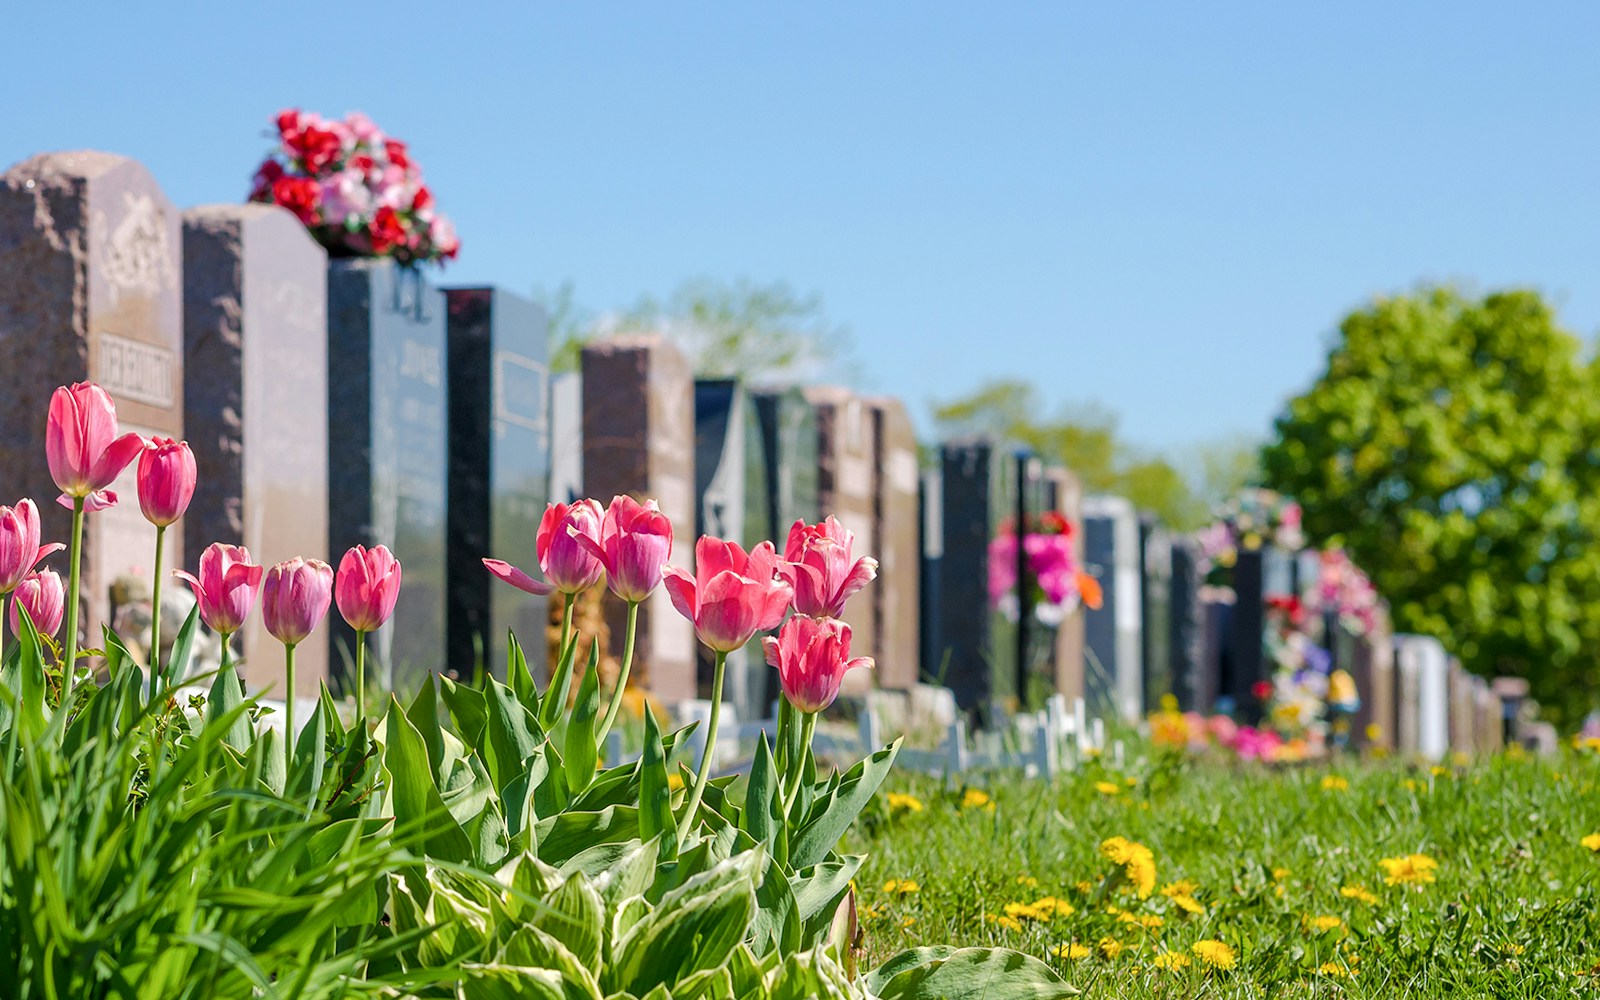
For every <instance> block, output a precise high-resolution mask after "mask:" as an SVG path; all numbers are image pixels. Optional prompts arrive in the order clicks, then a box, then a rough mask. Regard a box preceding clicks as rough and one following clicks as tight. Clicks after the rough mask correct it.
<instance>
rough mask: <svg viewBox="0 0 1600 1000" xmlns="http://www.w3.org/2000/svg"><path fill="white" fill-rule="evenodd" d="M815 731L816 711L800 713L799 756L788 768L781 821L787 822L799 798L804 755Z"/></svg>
mask: <svg viewBox="0 0 1600 1000" xmlns="http://www.w3.org/2000/svg"><path fill="white" fill-rule="evenodd" d="M816 731H817V713H815V712H801V713H800V756H799V757H798V758H796V759H795V760H794V761H793V763H792V766H791V768H790V772H789V775H788V778H787V780H786V784H788V786H789V788H788V791H786V792H785V793H784V796H783V822H785V823H788V822H789V813H790V811H791V810H793V809H794V804H795V801H796V800H797V799H799V798H800V783H801V782H802V781H804V780H805V771H806V757H807V756H809V755H810V753H811V740H812V739H813V738H814V736H815V734H816Z"/></svg>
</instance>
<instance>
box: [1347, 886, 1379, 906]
mask: <svg viewBox="0 0 1600 1000" xmlns="http://www.w3.org/2000/svg"><path fill="white" fill-rule="evenodd" d="M1339 895H1341V896H1343V897H1344V898H1345V899H1358V900H1360V901H1361V902H1363V903H1366V904H1367V905H1368V906H1377V905H1378V896H1377V894H1376V893H1374V892H1372V891H1371V890H1369V889H1368V888H1367V887H1366V886H1364V885H1345V886H1340V887H1339Z"/></svg>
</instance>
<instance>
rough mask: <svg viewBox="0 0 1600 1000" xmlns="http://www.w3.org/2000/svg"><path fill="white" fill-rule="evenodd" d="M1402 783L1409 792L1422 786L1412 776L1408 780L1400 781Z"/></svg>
mask: <svg viewBox="0 0 1600 1000" xmlns="http://www.w3.org/2000/svg"><path fill="white" fill-rule="evenodd" d="M1400 784H1401V786H1402V787H1403V788H1405V790H1406V791H1408V792H1414V791H1416V790H1418V789H1419V788H1421V787H1422V786H1421V785H1419V784H1417V783H1416V782H1415V781H1413V780H1411V779H1410V778H1407V779H1406V780H1404V781H1402V782H1400Z"/></svg>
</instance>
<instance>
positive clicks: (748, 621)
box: [664, 537, 794, 653]
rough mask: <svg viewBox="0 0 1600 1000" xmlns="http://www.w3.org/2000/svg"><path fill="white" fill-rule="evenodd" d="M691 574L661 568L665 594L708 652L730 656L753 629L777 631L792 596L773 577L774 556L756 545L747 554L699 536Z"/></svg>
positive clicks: (768, 546) (764, 546)
mask: <svg viewBox="0 0 1600 1000" xmlns="http://www.w3.org/2000/svg"><path fill="white" fill-rule="evenodd" d="M694 561H695V575H694V576H690V575H689V574H688V573H687V572H685V571H684V570H682V569H679V568H678V567H676V566H668V567H666V570H665V574H666V575H665V581H664V582H665V583H666V587H667V595H668V596H669V597H671V598H672V606H673V607H675V608H677V609H678V613H679V614H681V615H683V616H684V617H685V618H687V619H689V621H691V622H693V623H694V630H695V634H696V635H698V636H699V637H700V641H701V642H703V643H705V644H706V645H707V646H709V647H711V648H712V649H714V650H716V651H718V652H722V653H731V652H733V651H734V650H736V649H738V648H740V647H741V646H743V645H744V644H745V643H747V642H749V641H750V637H751V636H753V635H755V634H756V633H757V632H758V631H763V630H765V629H770V628H777V627H778V623H779V622H781V621H783V616H784V614H786V613H787V612H788V610H789V601H790V599H791V598H792V597H793V596H794V592H793V591H792V590H790V589H789V585H788V584H787V583H785V582H784V581H783V580H781V579H779V578H778V576H777V569H778V554H777V552H776V551H775V550H774V549H773V547H772V543H771V542H762V543H761V544H760V545H757V546H756V547H755V548H754V549H751V550H750V552H749V554H748V555H747V554H746V553H745V551H744V549H742V548H740V547H739V545H738V544H737V543H735V542H728V541H723V540H722V539H720V538H708V537H702V538H701V539H700V541H698V542H696V543H695V547H694Z"/></svg>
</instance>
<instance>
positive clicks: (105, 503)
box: [67, 490, 117, 514]
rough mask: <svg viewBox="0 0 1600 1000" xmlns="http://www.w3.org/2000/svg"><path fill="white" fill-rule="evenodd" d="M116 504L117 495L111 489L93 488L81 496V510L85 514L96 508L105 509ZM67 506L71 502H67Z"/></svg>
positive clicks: (69, 505) (91, 512) (92, 511)
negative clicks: (90, 491) (91, 491)
mask: <svg viewBox="0 0 1600 1000" xmlns="http://www.w3.org/2000/svg"><path fill="white" fill-rule="evenodd" d="M116 505H117V495H116V493H114V492H112V491H111V490H95V491H94V492H93V493H90V494H89V495H88V496H86V497H84V498H83V510H84V513H86V514H93V513H94V512H95V511H97V510H106V509H108V508H111V507H115V506H116ZM67 506H68V507H71V506H72V504H71V503H68V504H67Z"/></svg>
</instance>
